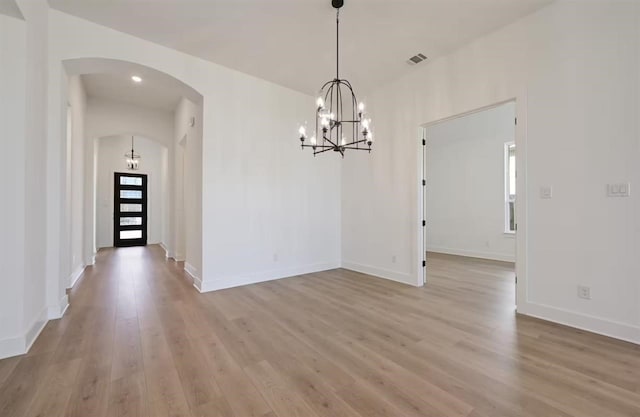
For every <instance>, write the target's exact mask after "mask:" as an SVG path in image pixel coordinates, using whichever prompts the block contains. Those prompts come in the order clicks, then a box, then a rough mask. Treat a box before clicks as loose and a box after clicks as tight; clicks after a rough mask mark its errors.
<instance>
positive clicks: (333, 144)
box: [322, 135, 338, 148]
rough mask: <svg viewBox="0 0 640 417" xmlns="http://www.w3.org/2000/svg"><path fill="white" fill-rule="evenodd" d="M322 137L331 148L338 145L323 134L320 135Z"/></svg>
mask: <svg viewBox="0 0 640 417" xmlns="http://www.w3.org/2000/svg"><path fill="white" fill-rule="evenodd" d="M322 139H324V140H326V141H327V142H329V143H330V144H331V147H332V148H335V147H337V146H338V144H337V143H333V141H332V140H331V139H330V138H328V137H326V136H325V135H323V136H322ZM322 146H329V145H322Z"/></svg>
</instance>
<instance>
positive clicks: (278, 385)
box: [245, 361, 317, 417]
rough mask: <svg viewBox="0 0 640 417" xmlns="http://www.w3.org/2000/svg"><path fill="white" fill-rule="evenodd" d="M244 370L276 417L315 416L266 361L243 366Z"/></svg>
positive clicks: (292, 388)
mask: <svg viewBox="0 0 640 417" xmlns="http://www.w3.org/2000/svg"><path fill="white" fill-rule="evenodd" d="M245 372H246V373H247V375H249V377H250V378H251V379H252V380H253V382H254V384H255V385H256V387H257V388H258V390H259V391H260V393H261V394H262V396H263V397H264V398H265V400H266V401H267V403H268V404H269V406H270V407H271V408H272V409H273V412H274V413H275V414H276V415H277V416H278V417H317V414H316V413H315V412H314V411H313V410H312V409H311V407H310V406H309V405H308V404H307V403H306V402H305V401H304V400H302V398H301V397H300V396H299V395H298V394H297V392H296V390H295V389H294V387H292V386H291V385H290V384H289V383H287V382H286V381H285V380H284V379H283V378H282V377H281V376H280V375H279V374H278V373H277V372H276V371H275V370H274V369H273V368H272V367H271V365H269V363H268V362H266V361H262V362H259V363H257V364H255V365H252V366H248V367H246V368H245Z"/></svg>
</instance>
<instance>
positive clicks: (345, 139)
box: [342, 135, 347, 146]
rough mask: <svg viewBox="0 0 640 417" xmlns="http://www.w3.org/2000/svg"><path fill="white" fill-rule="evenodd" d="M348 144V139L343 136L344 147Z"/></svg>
mask: <svg viewBox="0 0 640 417" xmlns="http://www.w3.org/2000/svg"><path fill="white" fill-rule="evenodd" d="M346 144H347V138H345V137H344V135H342V146H344V145H346Z"/></svg>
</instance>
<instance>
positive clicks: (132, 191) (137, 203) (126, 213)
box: [113, 172, 147, 247]
mask: <svg viewBox="0 0 640 417" xmlns="http://www.w3.org/2000/svg"><path fill="white" fill-rule="evenodd" d="M113 178H114V182H113V191H114V192H113V246H115V247H122V246H145V245H146V244H147V176H146V175H144V174H130V173H121V172H115V173H114V174H113Z"/></svg>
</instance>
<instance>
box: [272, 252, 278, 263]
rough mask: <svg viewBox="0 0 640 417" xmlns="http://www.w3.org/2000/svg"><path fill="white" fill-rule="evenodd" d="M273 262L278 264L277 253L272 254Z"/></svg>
mask: <svg viewBox="0 0 640 417" xmlns="http://www.w3.org/2000/svg"><path fill="white" fill-rule="evenodd" d="M273 262H278V254H277V253H274V254H273Z"/></svg>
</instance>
